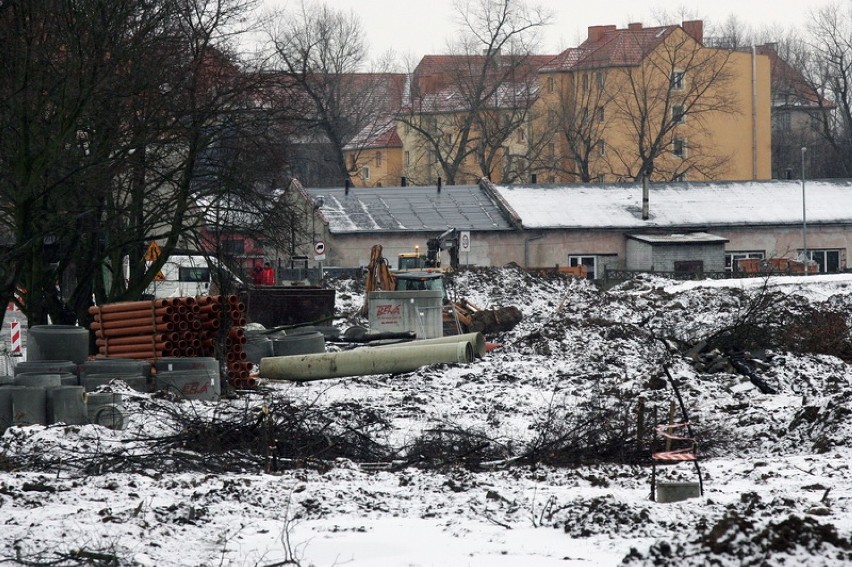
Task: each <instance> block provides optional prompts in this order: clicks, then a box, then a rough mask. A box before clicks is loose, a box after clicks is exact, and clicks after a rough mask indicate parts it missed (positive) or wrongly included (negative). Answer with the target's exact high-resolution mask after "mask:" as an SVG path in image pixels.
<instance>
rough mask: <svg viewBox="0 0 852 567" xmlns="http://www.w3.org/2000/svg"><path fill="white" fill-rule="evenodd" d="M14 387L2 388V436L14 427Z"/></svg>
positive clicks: (0, 412)
mask: <svg viewBox="0 0 852 567" xmlns="http://www.w3.org/2000/svg"><path fill="white" fill-rule="evenodd" d="M12 415H13V414H12V387H11V386H5V387H2V388H0V435H2V434H3V432H4V431H6V430H7V429H9V428H10V427H12Z"/></svg>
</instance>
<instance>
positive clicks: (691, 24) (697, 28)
mask: <svg viewBox="0 0 852 567" xmlns="http://www.w3.org/2000/svg"><path fill="white" fill-rule="evenodd" d="M681 27H682V28H683V31H685V32H686V33H688V34H689V35H690V36H692V39H694V40H695V41H697V42H698V43H700V44H702V45H704V20H689V21H687V22H683V23H682V24H681Z"/></svg>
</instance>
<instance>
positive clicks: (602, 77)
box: [595, 71, 606, 89]
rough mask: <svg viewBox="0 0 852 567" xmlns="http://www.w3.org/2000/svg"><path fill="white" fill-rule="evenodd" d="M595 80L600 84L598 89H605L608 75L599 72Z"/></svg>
mask: <svg viewBox="0 0 852 567" xmlns="http://www.w3.org/2000/svg"><path fill="white" fill-rule="evenodd" d="M595 79H596V80H597V82H598V88H599V89H602V88H604V84H605V83H606V73H604V72H603V71H598V72H597V73H595Z"/></svg>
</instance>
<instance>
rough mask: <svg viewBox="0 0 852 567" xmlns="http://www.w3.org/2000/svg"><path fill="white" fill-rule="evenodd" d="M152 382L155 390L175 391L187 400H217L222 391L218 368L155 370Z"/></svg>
mask: <svg viewBox="0 0 852 567" xmlns="http://www.w3.org/2000/svg"><path fill="white" fill-rule="evenodd" d="M154 383H155V388H156V389H157V390H164V391H168V392H176V393H178V394H180V395H181V396H182V397H183V398H185V399H187V400H209V401H212V400H218V399H219V396H220V395H221V393H222V382H221V377H220V376H219V370H218V368H217V369H216V370H215V371H211V370H207V369H204V368H200V369H193V370H172V371H167V372H157V375H156V376H155V377H154Z"/></svg>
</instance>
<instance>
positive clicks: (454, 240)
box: [397, 228, 459, 271]
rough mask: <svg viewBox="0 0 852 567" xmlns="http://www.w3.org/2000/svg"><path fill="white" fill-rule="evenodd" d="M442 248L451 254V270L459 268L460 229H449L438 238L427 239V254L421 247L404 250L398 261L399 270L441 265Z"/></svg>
mask: <svg viewBox="0 0 852 567" xmlns="http://www.w3.org/2000/svg"><path fill="white" fill-rule="evenodd" d="M441 250H446V251H447V252H448V253H449V255H450V265H449V270H452V271H455V270H458V269H459V231H458V230H456V229H455V228H450V229H447V230H446V231H445V232H444V233H443V234H441V235H440V236H438V237H436V238H430V239H429V240H427V241H426V254H421V253H420V247H419V246H415V249H414V252H413V253H412V252H403V253H402V254H400V255H399V258H398V261H397V270H400V271H401V270H426V271H429V270H434V269H444V268H442V267H441Z"/></svg>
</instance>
